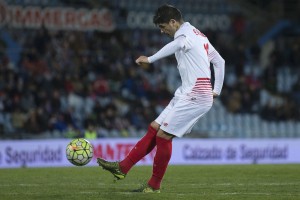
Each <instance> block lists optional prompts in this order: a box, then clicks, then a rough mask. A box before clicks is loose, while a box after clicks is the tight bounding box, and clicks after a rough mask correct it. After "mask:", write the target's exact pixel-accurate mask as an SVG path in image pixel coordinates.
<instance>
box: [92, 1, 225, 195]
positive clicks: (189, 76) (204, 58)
mask: <svg viewBox="0 0 300 200" xmlns="http://www.w3.org/2000/svg"><path fill="white" fill-rule="evenodd" d="M153 22H154V24H155V25H156V26H158V27H159V29H160V31H161V33H164V34H166V35H168V36H170V37H174V40H173V41H172V42H170V43H168V44H167V45H165V46H164V47H163V48H162V49H160V50H159V51H158V52H157V53H155V54H154V55H152V56H150V57H147V56H140V57H139V58H137V59H136V63H137V64H138V65H141V66H144V65H148V64H149V63H153V62H155V61H157V60H159V59H161V58H164V57H167V56H169V55H172V54H175V57H176V60H177V63H178V66H177V68H178V70H179V73H180V76H181V81H182V84H181V86H180V87H179V88H178V89H177V90H176V92H175V94H174V97H173V99H172V100H171V101H170V103H169V104H168V106H167V107H166V108H165V109H164V110H163V111H162V112H161V114H160V115H159V116H158V117H157V118H156V119H155V120H154V121H153V122H151V124H150V125H149V127H148V132H147V133H146V134H145V136H144V137H143V138H141V139H140V140H139V141H138V142H137V144H136V145H135V146H134V148H133V149H132V150H131V151H130V152H129V154H128V155H127V156H126V157H125V159H124V160H122V161H120V162H108V161H106V160H104V159H102V158H98V159H97V162H98V164H99V165H100V166H101V167H102V168H103V169H105V170H108V171H109V172H111V173H112V174H113V175H114V176H115V178H116V179H124V178H125V176H126V174H127V173H128V172H129V170H130V169H131V168H132V167H133V166H134V165H135V164H136V163H137V162H138V161H139V160H141V159H142V158H143V157H144V156H146V155H147V154H148V153H150V152H151V151H152V149H153V148H154V147H155V146H156V148H157V149H156V154H155V157H154V163H153V172H152V176H151V178H150V179H149V181H148V183H147V184H145V185H144V186H142V187H141V188H140V189H138V190H136V191H137V192H144V193H153V192H155V193H159V192H160V185H161V182H162V179H163V176H164V174H165V172H166V169H167V166H168V163H169V160H170V158H171V154H172V139H173V138H174V137H182V136H183V135H185V134H187V133H190V131H191V129H192V128H193V126H194V125H195V124H196V123H197V121H198V120H199V119H200V118H201V117H202V116H203V115H204V114H205V113H207V112H208V111H209V110H210V108H211V107H212V104H213V98H214V97H217V96H218V95H219V94H220V92H221V89H222V86H223V80H224V71H225V61H224V59H223V58H222V57H221V56H220V54H219V53H218V52H217V51H216V50H215V48H214V47H213V45H212V44H211V43H210V42H209V40H208V38H207V37H206V36H205V35H204V34H203V33H201V32H200V31H199V30H198V29H197V28H195V27H194V26H192V25H191V24H190V23H189V22H184V21H183V18H182V15H181V12H180V11H179V10H178V9H177V8H175V7H173V6H171V5H167V4H166V5H162V6H161V7H159V8H158V9H157V10H156V12H155V15H154V17H153ZM210 63H212V64H213V67H214V73H215V74H214V75H215V81H214V88H212V86H211V82H210V77H211V71H210Z"/></svg>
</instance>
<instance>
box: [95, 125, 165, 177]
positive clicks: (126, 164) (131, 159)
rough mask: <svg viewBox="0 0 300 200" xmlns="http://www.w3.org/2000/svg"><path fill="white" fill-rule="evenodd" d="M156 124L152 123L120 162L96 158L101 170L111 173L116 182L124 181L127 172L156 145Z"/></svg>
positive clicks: (157, 127) (157, 126)
mask: <svg viewBox="0 0 300 200" xmlns="http://www.w3.org/2000/svg"><path fill="white" fill-rule="evenodd" d="M159 126H160V125H159V124H158V123H157V122H155V121H154V122H152V123H151V124H150V125H149V127H148V131H147V133H146V134H145V135H144V137H142V138H141V139H140V140H139V141H138V142H137V143H136V145H135V146H134V147H133V148H132V150H131V151H130V152H129V154H128V155H127V156H126V157H125V158H124V159H123V160H122V161H121V162H109V161H106V160H104V159H102V158H98V159H97V162H98V164H99V166H101V167H102V168H103V169H105V170H108V171H109V172H111V173H112V174H113V175H114V177H115V178H116V179H117V180H120V179H124V178H125V176H126V174H127V173H128V171H129V170H130V169H131V168H132V167H133V166H134V165H135V164H136V163H137V162H138V161H139V160H141V159H142V158H143V157H144V156H146V155H147V154H148V153H150V152H151V151H152V150H153V148H154V147H155V145H156V134H157V130H158V129H159Z"/></svg>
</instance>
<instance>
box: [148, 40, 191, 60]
mask: <svg viewBox="0 0 300 200" xmlns="http://www.w3.org/2000/svg"><path fill="white" fill-rule="evenodd" d="M186 43H187V41H186V37H185V36H183V35H181V36H178V37H176V38H175V39H174V40H173V41H172V42H170V43H168V44H166V45H165V46H164V47H163V48H161V49H160V50H159V51H158V52H157V53H155V54H154V55H152V56H150V57H148V61H149V63H153V62H155V61H157V60H159V59H161V58H164V57H167V56H170V55H172V54H174V53H175V52H176V51H178V50H180V49H185V47H186Z"/></svg>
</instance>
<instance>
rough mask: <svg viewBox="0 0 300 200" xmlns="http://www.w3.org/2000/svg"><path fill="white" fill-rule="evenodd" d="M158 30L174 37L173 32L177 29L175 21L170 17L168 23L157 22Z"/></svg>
mask: <svg viewBox="0 0 300 200" xmlns="http://www.w3.org/2000/svg"><path fill="white" fill-rule="evenodd" d="M158 27H159V29H160V32H161V33H163V34H166V35H167V36H169V37H174V35H175V32H176V31H177V27H176V21H175V20H173V19H171V20H170V21H169V23H162V24H158Z"/></svg>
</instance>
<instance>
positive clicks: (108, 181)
mask: <svg viewBox="0 0 300 200" xmlns="http://www.w3.org/2000/svg"><path fill="white" fill-rule="evenodd" d="M151 170H152V169H151V167H150V166H146V167H145V166H143V167H142V166H137V167H135V168H133V170H132V171H131V172H130V173H129V174H128V176H127V177H126V179H125V180H122V181H119V182H117V183H114V182H113V178H112V175H111V174H109V173H108V172H107V171H104V170H102V169H101V168H99V167H72V168H28V169H1V170H0V199H1V200H6V199H9V200H13V199H22V200H25V199H30V200H33V199H39V200H47V199H51V200H57V199H64V200H65V199H72V200H76V199H80V200H87V199H97V200H100V199H113V200H118V199H121V200H125V199H130V200H135V199H137V200H140V199H141V200H142V199H160V200H167V199H172V200H177V199H187V200H193V199H195V200H202V199H205V200H207V199H213V200H217V199H222V200H223V199H225V200H226V199H243V200H244V199H251V200H258V199H263V200H266V199H270V200H276V199H282V200H287V199H300V165H225V166H224V165H223V166H221V165H220V166H218V165H217V166H207V165H199V166H169V168H168V171H167V174H166V175H165V179H164V182H163V184H162V190H161V192H162V193H160V194H140V193H132V192H130V190H132V189H136V188H138V187H139V186H140V184H141V183H143V182H146V180H147V179H148V177H149V176H150V175H151Z"/></svg>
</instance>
